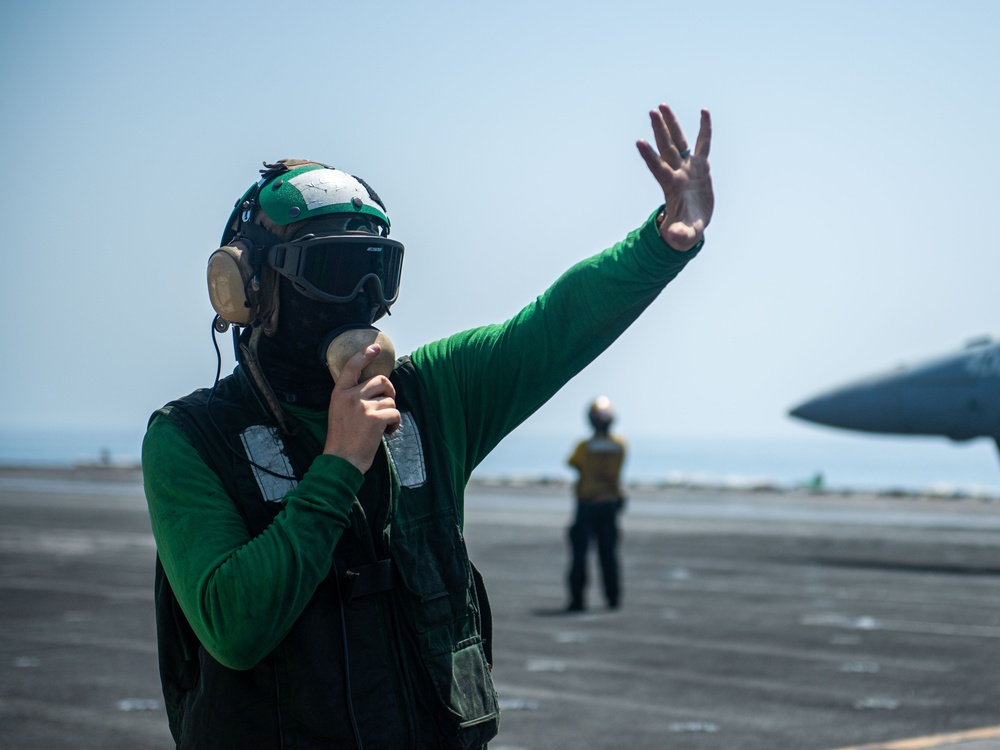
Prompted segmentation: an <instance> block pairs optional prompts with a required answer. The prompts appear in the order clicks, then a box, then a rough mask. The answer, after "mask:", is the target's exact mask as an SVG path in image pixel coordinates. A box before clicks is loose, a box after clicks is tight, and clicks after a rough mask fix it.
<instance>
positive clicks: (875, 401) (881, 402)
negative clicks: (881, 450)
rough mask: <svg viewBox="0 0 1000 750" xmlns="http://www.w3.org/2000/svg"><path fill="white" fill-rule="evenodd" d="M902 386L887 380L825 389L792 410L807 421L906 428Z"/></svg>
mask: <svg viewBox="0 0 1000 750" xmlns="http://www.w3.org/2000/svg"><path fill="white" fill-rule="evenodd" d="M899 398H900V395H899V388H898V386H896V384H895V383H892V382H886V381H884V380H879V381H873V382H867V383H859V384H857V385H853V386H848V387H846V388H839V389H837V390H834V391H830V392H829V393H824V394H822V395H820V396H817V397H816V398H813V399H810V400H808V401H805V402H803V403H801V404H799V405H798V406H796V407H794V408H793V409H792V410H791V411H789V412H788V413H789V415H790V416H792V417H795V418H796V419H802V420H805V421H806V422H814V423H816V424H822V425H827V426H829V427H840V428H843V429H846V430H862V431H865V432H895V431H904V430H905V425H904V424H903V420H902V414H901V410H900V408H899Z"/></svg>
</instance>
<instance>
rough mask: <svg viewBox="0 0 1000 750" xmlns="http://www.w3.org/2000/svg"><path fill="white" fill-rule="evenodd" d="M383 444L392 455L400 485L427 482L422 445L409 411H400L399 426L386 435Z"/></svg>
mask: <svg viewBox="0 0 1000 750" xmlns="http://www.w3.org/2000/svg"><path fill="white" fill-rule="evenodd" d="M385 446H386V448H388V449H389V455H390V456H392V463H393V464H394V465H395V466H396V473H397V474H398V475H399V483H400V484H401V485H403V486H404V487H410V488H413V487H422V486H423V485H424V484H426V483H427V462H426V461H425V460H424V445H423V441H421V439H420V430H419V429H417V422H416V420H415V419H414V418H413V414H412V413H411V412H408V411H404V412H401V413H400V421H399V427H398V428H397V429H396V430H395V432H393V433H392V434H391V435H386V437H385Z"/></svg>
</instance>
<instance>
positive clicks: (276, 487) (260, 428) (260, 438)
mask: <svg viewBox="0 0 1000 750" xmlns="http://www.w3.org/2000/svg"><path fill="white" fill-rule="evenodd" d="M240 441H241V442H242V443H243V449H244V450H245V451H246V452H247V458H249V459H250V460H251V461H252V462H253V463H252V464H251V465H250V468H251V469H253V475H254V478H255V479H256V480H257V486H258V487H259V488H260V494H261V495H263V496H264V499H265V500H267V501H268V502H270V503H277V502H281V499H282V498H283V497H284V496H285V495H286V494H287V493H288V492H290V491H291V490H294V489H295V486H296V485H297V484H298V482H297V481H296V479H295V470H294V469H293V468H292V464H291V462H289V460H288V456H286V455H285V453H284V448H285V444H284V443H283V442H282V440H281V437H280V436H279V435H278V428H277V427H269V426H267V425H262V424H257V425H251V426H250V427H247V428H246V429H245V430H244V431H243V432H242V433H241V434H240ZM260 467H263V468H264V469H267V471H263V470H262V469H261V468H260ZM272 471H273V472H274V474H269V473H268V472H272ZM275 474H280V475H281V476H275Z"/></svg>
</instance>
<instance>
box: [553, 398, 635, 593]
mask: <svg viewBox="0 0 1000 750" xmlns="http://www.w3.org/2000/svg"><path fill="white" fill-rule="evenodd" d="M587 417H588V419H589V420H590V423H591V425H593V427H594V435H593V437H591V438H590V439H588V440H584V441H582V442H580V443H579V444H578V445H577V446H576V450H574V451H573V455H572V456H570V458H569V465H570V466H572V467H573V468H574V469H576V470H577V471H578V472H579V475H580V476H579V479H578V480H577V483H576V519H575V520H574V522H573V525H572V526H570V528H569V543H570V549H571V550H572V562H571V563H570V569H569V596H570V598H569V606H568V607H567V609H568V610H569V611H570V612H581V611H583V610H584V609H585V608H586V605H585V602H584V589H585V588H586V586H587V550H588V548H589V546H590V539H591V537H594V538H596V539H597V553H598V557H599V559H600V563H601V577H602V581H603V584H604V599H605V601H606V602H607V605H608V607H609V608H611V609H617V608H618V606H619V604H620V603H621V584H620V581H619V572H618V513H619V511H621V509H622V507H623V506H624V503H625V495H624V493H623V492H622V488H621V483H620V477H621V470H622V464H623V463H624V462H625V441H624V440H622V439H621V438H619V437H618V436H616V435H612V434H611V433H610V429H611V423H612V422H613V421H614V418H615V415H614V409H613V407H612V404H611V400H610V399H609V398H608V397H607V396H598V397H597V398H596V399H595V400H594V402H593V404H591V406H590V409H589V410H588V412H587Z"/></svg>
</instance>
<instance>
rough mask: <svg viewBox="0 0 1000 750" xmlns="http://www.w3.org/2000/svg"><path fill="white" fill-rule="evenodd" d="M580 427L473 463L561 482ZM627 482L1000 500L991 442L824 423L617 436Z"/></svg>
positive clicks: (70, 442)
mask: <svg viewBox="0 0 1000 750" xmlns="http://www.w3.org/2000/svg"><path fill="white" fill-rule="evenodd" d="M583 437H586V436H585V435H582V434H581V435H573V434H560V435H555V434H547V435H543V434H533V433H530V432H524V433H522V432H521V431H517V432H515V433H513V434H512V435H510V436H508V437H507V438H506V439H505V440H504V441H503V442H502V443H500V445H499V446H497V448H496V449H495V450H494V451H493V452H492V453H491V454H490V455H489V456H488V457H487V458H486V460H485V461H484V462H483V463H482V464H481V465H480V466H479V467H478V468H477V470H476V472H475V475H474V476H476V477H477V478H482V479H519V480H543V481H544V480H550V481H570V480H572V478H573V472H572V470H571V469H570V468H569V467H568V466H567V465H566V459H567V457H568V456H569V454H570V453H571V452H572V448H573V445H574V444H575V441H576V440H579V439H582V438H583ZM625 437H626V439H627V442H628V457H627V460H626V464H625V470H624V478H625V480H626V481H627V482H631V483H671V484H696V485H707V486H720V485H729V486H737V487H769V486H772V487H776V488H779V489H782V488H792V487H801V486H813V487H815V488H817V489H827V490H841V489H851V490H859V491H880V492H887V491H903V492H921V491H933V492H937V493H939V494H940V493H944V494H948V493H954V494H972V495H987V496H996V497H998V498H1000V460H998V456H997V448H996V446H995V445H994V443H993V441H992V440H985V439H980V440H973V441H970V442H968V443H951V442H949V441H948V440H945V439H943V438H917V437H913V438H910V437H887V436H869V435H861V434H852V433H837V432H833V431H830V432H829V433H827V432H818V431H817V432H816V433H815V434H813V433H810V434H808V435H804V436H802V437H794V438H787V437H763V438H740V437H717V438H712V437H683V436H676V435H672V436H625ZM141 445H142V431H141V430H138V429H122V430H75V431H74V430H11V429H0V465H31V466H56V467H58V466H74V465H81V464H88V465H107V466H119V465H135V464H137V463H138V462H139V457H140V452H141Z"/></svg>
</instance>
